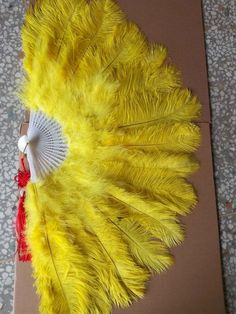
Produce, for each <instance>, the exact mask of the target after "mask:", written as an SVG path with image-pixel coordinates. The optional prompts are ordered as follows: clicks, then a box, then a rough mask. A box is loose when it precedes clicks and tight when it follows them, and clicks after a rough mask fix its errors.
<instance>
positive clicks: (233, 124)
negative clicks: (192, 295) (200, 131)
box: [0, 0, 236, 314]
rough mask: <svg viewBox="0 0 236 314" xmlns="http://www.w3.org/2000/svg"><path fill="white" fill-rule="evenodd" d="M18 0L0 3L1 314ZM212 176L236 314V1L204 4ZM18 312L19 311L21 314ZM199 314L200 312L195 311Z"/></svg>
mask: <svg viewBox="0 0 236 314" xmlns="http://www.w3.org/2000/svg"><path fill="white" fill-rule="evenodd" d="M23 2H24V1H21V0H15V1H14V0H0V131H1V132H0V148H1V150H0V160H1V167H0V191H1V192H0V204H1V208H0V313H1V314H7V313H12V304H13V286H14V252H15V238H14V228H13V225H14V217H15V212H16V207H15V204H16V198H17V196H16V195H17V190H16V186H15V185H14V181H13V178H14V175H15V172H16V169H17V145H16V143H17V138H18V127H19V124H20V120H21V118H22V109H21V106H20V103H19V101H18V100H17V96H16V91H17V86H19V83H20V77H21V61H20V60H19V52H20V50H21V44H20V28H21V25H22V21H23V12H24V7H23ZM203 9H204V15H205V31H206V46H207V55H208V65H209V84H210V93H211V105H212V135H213V148H214V159H215V177H216V186H217V195H218V207H219V216H220V227H221V241H222V256H223V264H224V276H225V290H226V297H227V304H228V312H229V314H235V313H236V200H235V197H236V165H235V161H236V88H235V86H236V82H235V80H236V75H235V74H236V73H235V72H236V69H235V64H236V60H235V59H234V58H236V51H235V50H236V40H235V34H236V33H235V31H236V24H235V23H236V2H235V0H203ZM22 314H23V313H22ZM199 314H200V313H199Z"/></svg>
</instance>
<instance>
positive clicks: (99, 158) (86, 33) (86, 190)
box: [20, 0, 200, 314]
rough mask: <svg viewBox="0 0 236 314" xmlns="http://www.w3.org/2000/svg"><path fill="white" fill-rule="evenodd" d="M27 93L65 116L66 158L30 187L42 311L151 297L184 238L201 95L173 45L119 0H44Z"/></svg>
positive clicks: (26, 33) (30, 37) (31, 32)
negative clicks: (151, 38) (149, 34)
mask: <svg viewBox="0 0 236 314" xmlns="http://www.w3.org/2000/svg"><path fill="white" fill-rule="evenodd" d="M22 39H23V49H24V53H25V60H24V68H25V71H26V75H25V78H24V81H23V83H22V87H21V92H20V97H21V99H22V101H23V102H24V104H25V106H26V107H27V108H28V109H30V110H40V111H41V112H43V114H45V116H47V118H48V119H50V118H51V119H53V120H55V121H56V122H57V123H58V124H60V125H61V130H62V135H63V137H65V141H66V143H67V144H68V151H67V155H66V158H65V160H64V161H63V162H62V163H61V164H60V166H59V167H58V168H56V169H55V170H54V171H53V172H52V173H50V174H49V175H48V176H47V177H45V178H43V179H42V180H41V181H39V182H36V183H30V184H29V185H28V186H27V191H26V196H27V197H26V205H25V206H26V211H27V230H26V236H27V241H28V243H29V247H30V250H31V254H32V265H33V273H34V278H35V283H36V287H37V292H38V294H39V295H40V300H41V301H40V311H41V313H48V314H54V313H55V314H60V313H62V314H64V313H71V314H72V313H76V314H86V313H88V314H89V313H93V314H100V313H102V314H109V313H110V312H111V308H112V306H113V305H117V306H121V307H125V306H128V305H129V304H131V302H132V301H133V300H136V299H138V298H141V297H143V295H144V293H145V289H146V282H147V281H148V280H149V278H150V276H151V274H152V273H153V272H156V273H160V272H162V271H164V270H166V269H167V268H168V267H170V266H171V265H172V263H173V258H172V256H171V254H170V253H169V247H171V246H173V245H176V244H179V243H181V242H182V241H183V239H184V228H183V226H182V224H181V223H180V217H179V215H185V214H187V213H188V212H189V211H190V209H191V208H193V206H195V204H196V201H197V197H196V194H195V192H194V189H193V187H192V186H191V185H190V184H189V183H188V182H187V181H186V178H187V177H188V176H189V175H190V174H191V173H192V172H194V171H196V170H197V169H198V163H197V161H196V160H195V159H194V158H193V153H194V152H195V151H196V149H197V148H198V146H199V142H200V135H199V128H198V127H197V126H196V125H195V124H193V122H192V121H193V120H195V119H197V117H198V116H199V112H200V104H199V102H198V100H197V98H196V97H194V96H192V94H191V93H190V92H189V90H187V89H185V88H183V87H182V83H181V75H180V73H179V71H178V70H177V69H176V67H175V66H174V65H172V64H167V62H166V59H167V49H166V48H165V47H163V46H161V45H158V44H152V43H149V42H148V41H147V39H146V38H145V36H144V35H143V34H142V32H141V31H140V30H139V28H138V27H137V26H136V25H135V24H133V23H131V22H128V21H127V20H126V18H125V15H124V13H123V12H122V11H121V10H120V8H119V7H118V5H117V4H115V3H114V2H113V1H112V0H92V1H85V0H60V1H57V0H39V1H36V4H35V6H31V7H30V8H29V11H28V12H27V14H26V18H25V23H24V27H23V31H22Z"/></svg>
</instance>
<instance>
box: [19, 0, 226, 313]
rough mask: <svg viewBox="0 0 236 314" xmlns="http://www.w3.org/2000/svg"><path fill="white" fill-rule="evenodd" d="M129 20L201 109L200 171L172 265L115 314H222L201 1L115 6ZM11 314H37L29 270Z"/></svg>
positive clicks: (154, 0) (127, 1)
mask: <svg viewBox="0 0 236 314" xmlns="http://www.w3.org/2000/svg"><path fill="white" fill-rule="evenodd" d="M117 2H118V3H119V4H120V5H121V7H122V8H123V10H124V11H125V12H126V13H127V15H128V18H130V19H131V20H133V21H134V22H136V23H137V24H138V25H139V26H140V27H141V29H142V30H143V31H144V32H145V34H146V35H147V36H148V38H149V39H150V40H152V41H155V42H159V43H163V44H164V45H165V46H167V47H168V49H169V53H170V55H171V58H172V60H173V62H174V63H175V64H176V65H177V66H178V68H179V69H180V70H181V72H182V74H183V79H184V84H185V86H188V87H189V88H190V89H191V90H192V91H193V92H194V93H195V94H196V95H197V96H198V97H199V99H200V101H201V103H202V105H203V111H202V116H201V118H200V119H199V122H200V124H199V125H200V126H201V131H202V144H201V148H200V150H199V152H198V159H199V161H200V163H201V169H200V171H199V172H198V173H196V174H195V175H194V176H193V177H192V178H191V181H192V182H193V184H194V186H195V188H196V190H197V193H198V195H199V204H198V206H197V208H196V209H194V211H193V213H192V214H191V215H189V216H188V217H186V218H185V219H184V222H185V224H186V230H187V237H186V240H185V242H184V244H183V245H182V246H179V247H177V248H175V249H174V250H173V253H174V256H175V259H176V264H175V266H174V267H172V268H171V269H170V270H169V271H167V272H166V273H164V274H161V275H160V276H156V277H155V278H153V280H152V281H151V282H150V284H149V285H148V290H147V294H146V296H145V298H144V299H143V300H141V301H139V302H137V303H135V304H134V305H132V306H131V307H129V308H128V309H123V310H122V309H114V311H113V314H118V313H119V314H122V313H123V314H156V313H159V314H171V313H174V314H224V313H225V309H224V298H223V287H222V274H221V263H220V254H219V236H218V227H217V225H218V223H217V211H216V202H215V189H214V180H213V169H212V152H211V143H210V129H209V122H210V109H209V97H208V83H207V71H206V57H205V48H204V37H203V27H202V13H201V1H200V0H149V1H148V2H147V1H144V0H119V1H117ZM14 302H15V310H14V313H15V314H37V313H38V299H37V297H36V294H35V292H34V289H33V280H32V278H31V264H30V263H27V264H23V263H18V262H17V264H16V286H15V301H14Z"/></svg>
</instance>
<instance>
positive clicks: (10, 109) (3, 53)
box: [0, 0, 23, 314]
mask: <svg viewBox="0 0 236 314" xmlns="http://www.w3.org/2000/svg"><path fill="white" fill-rule="evenodd" d="M22 20H23V6H22V2H21V1H20V0H19V1H6V0H0V131H1V132H0V147H1V152H0V160H1V167H0V191H1V192H0V203H1V208H0V313H1V314H8V313H9V314H10V313H12V304H13V289H14V262H13V261H14V254H15V236H14V217H15V213H16V206H15V204H16V200H17V187H16V185H15V183H14V176H15V174H16V169H17V165H18V161H17V154H18V153H17V146H16V143H17V138H18V129H19V123H20V120H21V118H22V109H21V106H20V103H19V101H18V100H17V97H16V91H17V86H19V80H20V77H21V62H20V60H18V57H17V56H18V53H19V51H20V50H21V42H20V28H21V24H22Z"/></svg>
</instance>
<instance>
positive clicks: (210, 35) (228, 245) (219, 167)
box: [203, 0, 236, 314]
mask: <svg viewBox="0 0 236 314" xmlns="http://www.w3.org/2000/svg"><path fill="white" fill-rule="evenodd" d="M203 8H204V16H205V38H206V48H207V61H208V72H209V86H210V97H211V108H212V140H213V154H214V165H215V180H216V191H217V201H218V202H217V203H218V210H219V217H220V231H221V247H222V259H223V266H224V267H223V268H224V278H225V295H226V302H227V308H228V313H229V314H235V313H236V231H235V230H236V164H235V161H236V89H235V86H236V66H235V65H236V35H235V34H236V2H235V0H203Z"/></svg>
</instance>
